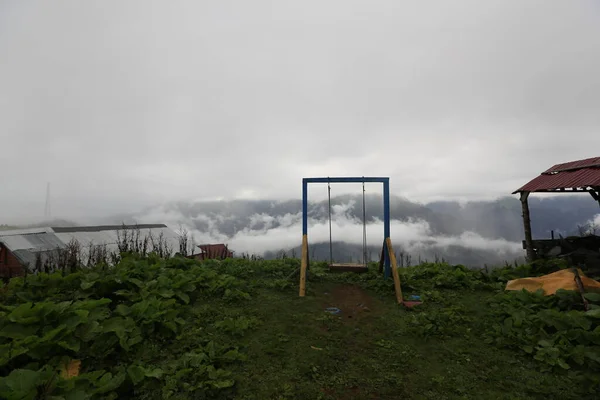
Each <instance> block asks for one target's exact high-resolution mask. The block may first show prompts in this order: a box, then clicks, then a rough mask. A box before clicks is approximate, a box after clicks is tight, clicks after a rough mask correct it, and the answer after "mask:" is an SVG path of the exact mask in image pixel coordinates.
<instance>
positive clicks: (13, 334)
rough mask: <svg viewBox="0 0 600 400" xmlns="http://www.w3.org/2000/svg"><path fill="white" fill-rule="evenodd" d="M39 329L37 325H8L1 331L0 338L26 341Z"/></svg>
mask: <svg viewBox="0 0 600 400" xmlns="http://www.w3.org/2000/svg"><path fill="white" fill-rule="evenodd" d="M38 329H39V326H37V325H29V326H22V325H19V324H8V325H6V326H4V327H3V328H2V330H0V337H7V338H11V339H25V338H26V337H29V336H32V335H35V333H36V332H37V331H38Z"/></svg>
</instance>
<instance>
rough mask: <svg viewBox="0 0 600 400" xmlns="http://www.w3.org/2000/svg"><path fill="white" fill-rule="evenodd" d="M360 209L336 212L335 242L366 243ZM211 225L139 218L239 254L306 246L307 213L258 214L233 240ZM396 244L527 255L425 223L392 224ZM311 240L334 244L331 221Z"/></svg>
mask: <svg viewBox="0 0 600 400" xmlns="http://www.w3.org/2000/svg"><path fill="white" fill-rule="evenodd" d="M353 206H354V203H353V202H349V203H345V204H341V205H339V206H337V207H335V208H334V210H335V211H334V213H333V214H332V228H331V229H332V237H333V240H334V241H341V242H346V243H352V244H358V245H360V244H362V222H361V221H360V220H359V219H357V218H352V217H350V216H349V214H348V210H350V209H351V208H352V207H353ZM194 219H195V220H200V221H202V222H205V223H207V224H208V229H207V230H206V231H203V232H200V231H198V230H196V229H194V227H193V223H192V220H189V219H186V218H185V217H184V216H183V215H182V214H180V213H175V212H163V211H162V210H161V209H160V208H158V209H156V210H152V211H151V212H149V213H147V214H145V215H143V216H141V217H139V218H138V220H139V222H151V221H163V222H164V223H166V224H167V225H169V226H171V227H174V228H177V227H179V226H180V225H183V226H184V227H186V228H187V229H188V230H189V231H190V232H192V233H193V234H194V239H195V242H196V244H199V243H227V244H229V245H230V247H231V248H232V249H233V250H235V251H236V252H238V253H249V254H263V253H264V252H266V251H278V250H282V249H291V248H293V247H296V246H298V245H299V244H300V243H301V237H302V214H301V213H298V214H285V215H283V216H280V217H272V216H265V215H264V214H254V215H252V216H251V217H250V221H251V224H250V226H249V227H246V228H244V229H241V230H239V231H238V232H236V233H235V234H234V235H232V236H227V235H224V234H223V233H221V232H219V230H218V228H217V224H216V222H217V221H216V219H215V218H213V217H209V216H207V215H204V214H199V215H198V216H196V217H194ZM258 222H266V225H265V226H263V227H262V228H261V229H258V228H255V227H256V225H257V224H258ZM390 230H391V237H392V242H393V243H394V244H395V245H396V246H401V247H402V248H404V249H405V250H406V251H408V252H409V253H414V254H419V253H420V252H421V251H422V250H426V249H432V248H437V249H444V248H447V247H449V246H462V247H465V248H471V249H477V250H487V251H493V252H495V253H497V254H498V255H504V256H506V258H507V259H513V258H515V257H517V256H521V255H522V254H521V253H522V252H523V250H522V248H521V243H515V242H509V241H506V240H503V239H487V238H484V237H482V236H480V235H478V234H476V233H473V232H465V233H463V234H462V235H460V236H436V235H433V234H432V232H431V229H430V227H429V224H428V223H427V222H426V221H424V220H417V219H411V220H409V221H407V222H402V221H399V220H392V221H391V226H390ZM308 237H309V242H310V243H322V242H328V241H329V223H328V221H327V220H321V221H317V220H314V219H309V231H308ZM367 243H368V245H369V246H381V244H382V243H383V222H382V221H381V220H376V221H375V222H372V223H368V224H367Z"/></svg>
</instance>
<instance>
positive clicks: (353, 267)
mask: <svg viewBox="0 0 600 400" xmlns="http://www.w3.org/2000/svg"><path fill="white" fill-rule="evenodd" d="M329 270H330V271H338V272H367V271H368V268H367V266H366V265H365V264H354V263H333V264H329Z"/></svg>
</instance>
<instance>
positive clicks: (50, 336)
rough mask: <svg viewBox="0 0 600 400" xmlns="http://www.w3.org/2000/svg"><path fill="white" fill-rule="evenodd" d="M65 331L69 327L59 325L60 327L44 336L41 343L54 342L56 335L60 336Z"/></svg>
mask: <svg viewBox="0 0 600 400" xmlns="http://www.w3.org/2000/svg"><path fill="white" fill-rule="evenodd" d="M65 329H67V326H66V325H65V324H62V325H59V326H58V327H56V328H54V329H52V330H51V331H48V332H47V333H46V334H44V336H43V337H42V338H41V339H40V342H48V341H51V340H53V339H54V338H55V337H56V335H58V334H59V333H61V332H62V331H64V330H65Z"/></svg>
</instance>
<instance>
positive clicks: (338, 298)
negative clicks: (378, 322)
mask: <svg viewBox="0 0 600 400" xmlns="http://www.w3.org/2000/svg"><path fill="white" fill-rule="evenodd" d="M323 298H324V300H325V301H324V303H323V308H324V309H326V308H330V307H335V308H338V309H340V310H341V312H340V313H339V314H337V315H339V316H340V317H342V319H343V320H349V319H352V320H357V319H360V318H362V317H364V316H366V315H369V314H371V313H373V312H375V311H376V310H374V308H373V306H374V304H375V301H374V300H373V298H372V297H371V296H370V295H369V294H368V293H367V292H365V291H364V290H363V289H361V288H360V287H358V286H354V285H339V286H336V287H334V288H333V289H332V290H331V291H330V292H325V293H323Z"/></svg>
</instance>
